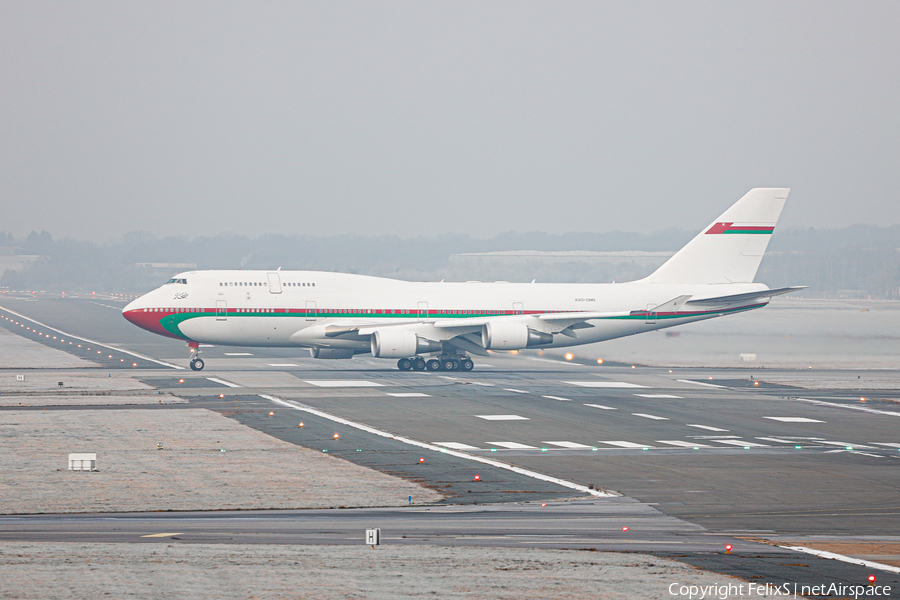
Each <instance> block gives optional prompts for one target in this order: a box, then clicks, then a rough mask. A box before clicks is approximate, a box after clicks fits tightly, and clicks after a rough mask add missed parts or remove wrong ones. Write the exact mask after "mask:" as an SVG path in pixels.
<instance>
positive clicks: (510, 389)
mask: <svg viewBox="0 0 900 600" xmlns="http://www.w3.org/2000/svg"><path fill="white" fill-rule="evenodd" d="M503 391H504V392H515V393H517V394H530V393H531V392H526V391H525V390H517V389H513V388H503Z"/></svg>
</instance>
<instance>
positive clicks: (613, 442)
mask: <svg viewBox="0 0 900 600" xmlns="http://www.w3.org/2000/svg"><path fill="white" fill-rule="evenodd" d="M600 443H601V444H609V445H610V446H618V447H619V448H652V447H653V446H648V445H647V444H635V443H634V442H625V441H622V440H607V441H604V440H600Z"/></svg>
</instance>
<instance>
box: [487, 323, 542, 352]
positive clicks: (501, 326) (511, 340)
mask: <svg viewBox="0 0 900 600" xmlns="http://www.w3.org/2000/svg"><path fill="white" fill-rule="evenodd" d="M552 342H553V335H552V334H549V333H542V332H540V331H534V330H533V329H529V328H528V325H526V324H525V323H516V322H514V321H488V322H487V323H485V324H484V327H482V328H481V345H482V346H484V347H485V348H487V349H488V350H522V349H524V348H527V347H528V346H540V345H543V344H550V343H552Z"/></svg>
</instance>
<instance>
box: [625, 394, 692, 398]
mask: <svg viewBox="0 0 900 600" xmlns="http://www.w3.org/2000/svg"><path fill="white" fill-rule="evenodd" d="M635 396H640V397H641V398H682V397H683V396H673V395H672V394H635Z"/></svg>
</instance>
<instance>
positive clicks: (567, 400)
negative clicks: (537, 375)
mask: <svg viewBox="0 0 900 600" xmlns="http://www.w3.org/2000/svg"><path fill="white" fill-rule="evenodd" d="M541 397H542V398H546V399H548V400H559V401H560V402H571V400H569V399H568V398H560V397H559V396H541Z"/></svg>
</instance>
